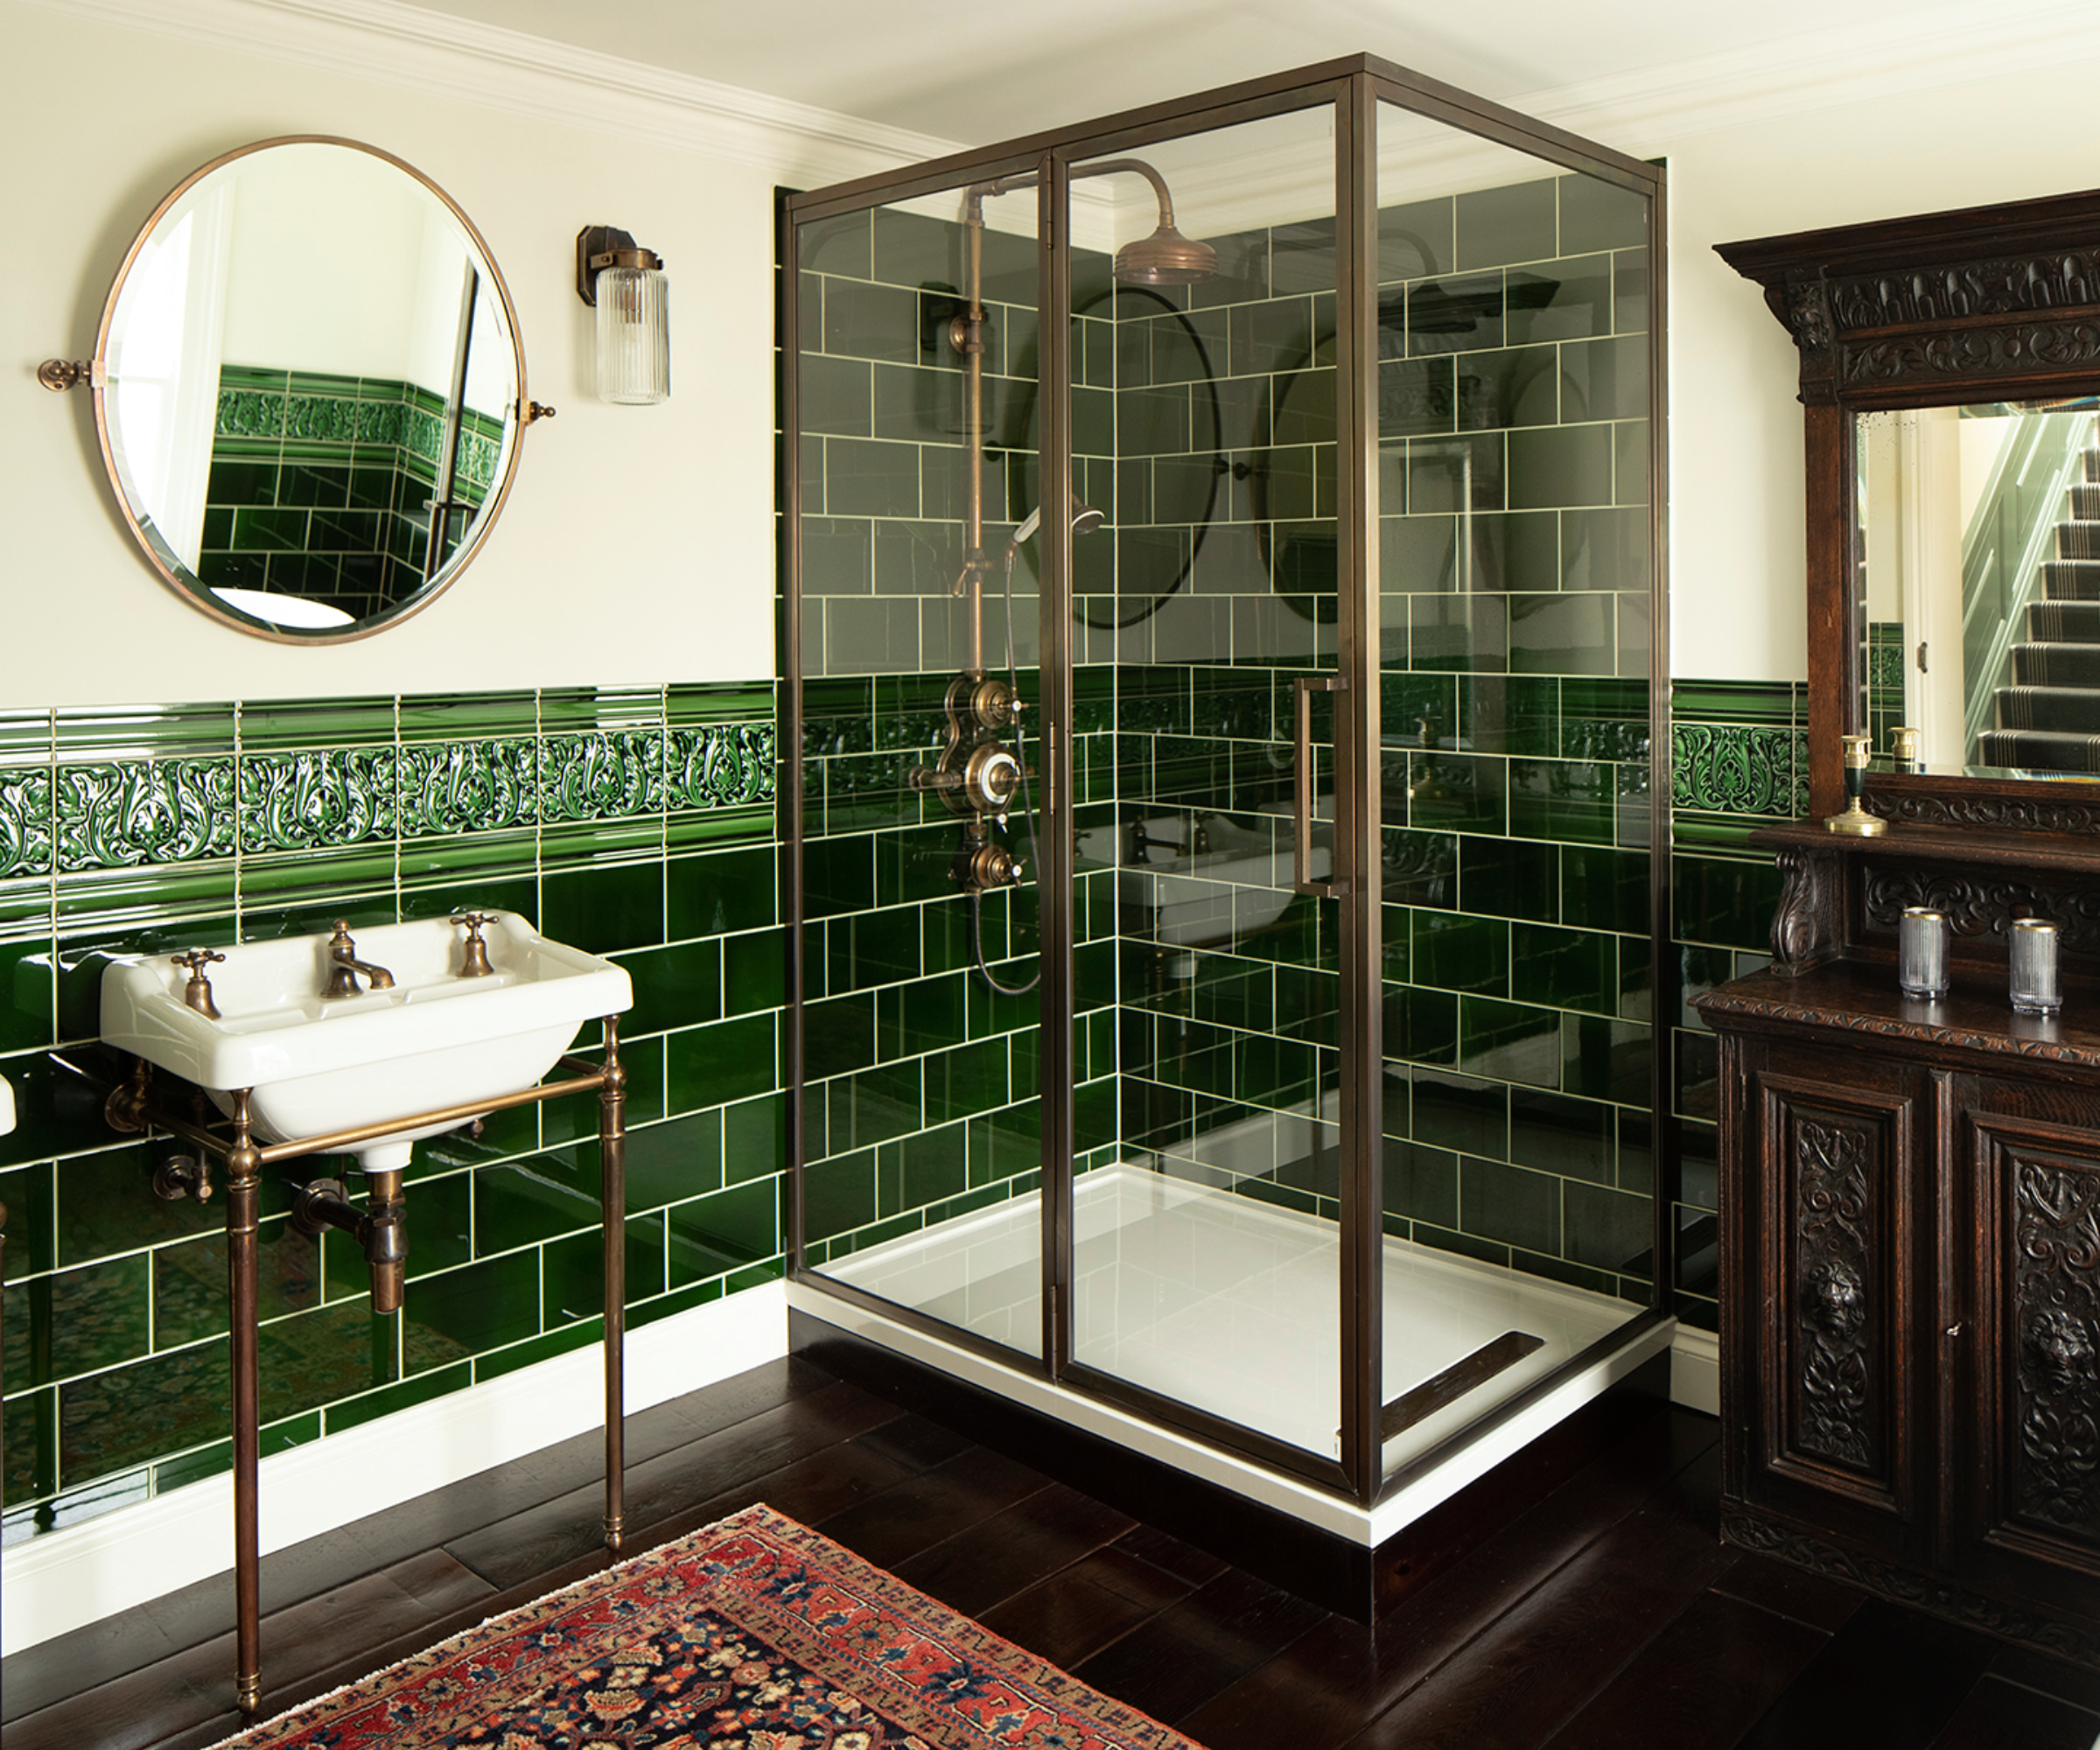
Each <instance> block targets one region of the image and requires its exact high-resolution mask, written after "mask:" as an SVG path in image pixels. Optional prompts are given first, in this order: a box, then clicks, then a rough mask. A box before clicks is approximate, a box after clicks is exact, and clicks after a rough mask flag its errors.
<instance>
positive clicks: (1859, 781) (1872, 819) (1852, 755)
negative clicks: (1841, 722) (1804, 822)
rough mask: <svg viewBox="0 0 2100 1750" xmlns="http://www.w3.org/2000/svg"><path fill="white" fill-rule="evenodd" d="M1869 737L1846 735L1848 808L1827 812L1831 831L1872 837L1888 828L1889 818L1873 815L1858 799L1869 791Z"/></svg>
mask: <svg viewBox="0 0 2100 1750" xmlns="http://www.w3.org/2000/svg"><path fill="white" fill-rule="evenodd" d="M1868 745H1869V738H1868V737H1866V736H1864V735H1848V736H1846V737H1845V812H1844V813H1843V814H1841V815H1826V816H1824V826H1826V827H1828V828H1829V829H1830V830H1831V831H1832V832H1849V833H1851V834H1852V835H1853V836H1854V837H1858V838H1873V837H1878V836H1880V834H1882V833H1885V832H1887V830H1888V823H1887V821H1885V820H1883V819H1881V818H1880V816H1877V815H1870V814H1869V813H1867V811H1866V809H1865V808H1863V807H1862V806H1861V805H1860V801H1859V799H1860V798H1861V797H1862V796H1864V795H1866V762H1867V760H1868V759H1869V758H1870V757H1871V755H1870V753H1869V752H1868Z"/></svg>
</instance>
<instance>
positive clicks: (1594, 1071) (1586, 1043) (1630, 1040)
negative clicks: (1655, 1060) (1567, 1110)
mask: <svg viewBox="0 0 2100 1750" xmlns="http://www.w3.org/2000/svg"><path fill="white" fill-rule="evenodd" d="M1649 1048H1650V1047H1649V1029H1648V1028H1647V1027H1645V1026H1642V1025H1640V1024H1639V1023H1638V1022H1635V1021H1620V1020H1613V1019H1607V1018H1606V1017H1604V1016H1601V1015H1565V1016H1564V1017H1563V1018H1562V1019H1561V1079H1560V1085H1561V1090H1562V1091H1563V1092H1564V1093H1568V1094H1579V1095H1580V1096H1582V1097H1583V1098H1585V1099H1588V1100H1611V1101H1615V1102H1617V1103H1619V1104H1621V1105H1622V1106H1640V1107H1642V1108H1643V1109H1645V1108H1646V1106H1647V1105H1648V1100H1649V1085H1648V1079H1649Z"/></svg>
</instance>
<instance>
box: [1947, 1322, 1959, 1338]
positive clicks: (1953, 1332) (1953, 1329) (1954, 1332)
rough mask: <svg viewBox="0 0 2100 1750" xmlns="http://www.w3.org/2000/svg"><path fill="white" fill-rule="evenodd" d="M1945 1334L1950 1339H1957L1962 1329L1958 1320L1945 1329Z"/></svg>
mask: <svg viewBox="0 0 2100 1750" xmlns="http://www.w3.org/2000/svg"><path fill="white" fill-rule="evenodd" d="M1947 1334H1948V1335H1949V1336H1950V1337H1958V1336H1960V1335H1961V1334H1962V1327H1961V1325H1960V1322H1959V1321H1958V1320H1957V1322H1956V1323H1954V1324H1952V1325H1950V1326H1949V1327H1947Z"/></svg>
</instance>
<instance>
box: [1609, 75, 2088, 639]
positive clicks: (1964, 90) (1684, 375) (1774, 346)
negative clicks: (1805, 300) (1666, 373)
mask: <svg viewBox="0 0 2100 1750" xmlns="http://www.w3.org/2000/svg"><path fill="white" fill-rule="evenodd" d="M2091 94H2092V71H2091V68H2090V66H2089V65H2086V66H2079V65H2072V66H2063V67H2059V68H2054V69H2051V70H2049V71H2047V72H2044V73H2023V74H2021V75H2019V76H2018V77H2015V78H2001V79H1996V80H1988V81H1976V82H1973V83H1971V84H1967V85H1957V86H1951V87H1948V88H1943V89H1940V90H1937V91H1933V92H1930V93H1928V94H1924V95H1913V96H1906V97H1901V98H1890V99H1886V100H1882V101H1879V102H1867V103H1859V104H1855V105H1851V106H1848V107H1846V108H1844V109H1831V110H1824V111H1821V112H1817V113H1812V114H1809V115H1800V116H1789V117H1787V118H1785V119H1784V120H1782V121H1774V122H1770V123H1762V124H1760V125H1756V126H1750V127H1741V128H1735V129H1731V130H1726V131H1725V132H1716V133H1711V134H1702V135H1698V136H1695V137H1691V138H1688V139H1685V140H1683V141H1681V142H1679V143H1677V144H1670V143H1668V142H1640V141H1628V140H1626V139H1623V138H1621V139H1614V137H1613V136H1612V135H1611V134H1610V133H1609V132H1607V131H1603V130H1601V129H1598V130H1595V131H1597V132H1598V135H1599V137H1600V138H1602V139H1604V140H1606V141H1607V142H1608V143H1610V144H1616V145H1620V146H1621V147H1624V148H1626V149H1628V150H1637V151H1642V152H1645V153H1664V154H1667V156H1668V157H1669V159H1670V225H1671V247H1670V272H1671V287H1670V298H1671V308H1670V325H1671V339H1670V360H1671V365H1670V369H1671V382H1670V425H1671V472H1672V476H1673V479H1672V486H1671V500H1672V506H1671V512H1672V514H1671V528H1670V538H1671V549H1672V558H1671V582H1672V594H1671V609H1670V612H1671V619H1672V638H1671V657H1670V666H1671V672H1672V673H1674V674H1677V675H1682V676H1701V677H1716V678H1729V679H1741V680H1793V679H1799V678H1801V677H1802V676H1804V675H1805V674H1806V672H1807V666H1806V665H1807V655H1806V649H1805V641H1806V626H1805V617H1804V615H1803V608H1802V600H1803V596H1802V590H1803V549H1804V546H1805V541H1806V536H1805V532H1804V525H1803V486H1802V472H1801V468H1802V460H1801V407H1800V404H1799V403H1798V402H1796V400H1795V398H1794V386H1795V383H1796V380H1797V377H1796V353H1795V351H1794V346H1793V343H1792V342H1791V341H1790V340H1789V339H1788V338H1787V335H1786V332H1785V331H1784V330H1783V329H1782V328H1781V326H1780V325H1779V324H1778V323H1777V322H1776V321H1775V320H1774V319H1773V318H1772V315H1771V313H1770V311H1768V310H1767V309H1766V308H1765V304H1764V298H1763V296H1762V294H1761V292H1760V291H1759V290H1758V288H1757V287H1756V286H1755V285H1754V284H1753V283H1751V282H1750V281H1748V280H1747V279H1743V278H1741V277H1740V276H1738V275H1737V274H1736V273H1735V272H1734V270H1733V269H1731V268H1729V267H1728V266H1727V265H1726V263H1725V262H1723V261H1722V260H1721V259H1720V257H1719V256H1718V255H1715V254H1714V253H1713V248H1712V246H1713V245H1714V244H1716V243H1719V242H1733V241H1735V240H1737V239H1740V238H1747V237H1763V236H1770V235H1775V234H1778V233H1782V232H1788V231H1806V230H1814V229H1817V228H1821V227H1824V226H1827V225H1840V224H1845V223H1848V222H1851V221H1865V220H1873V219H1891V218H1895V217H1897V216H1899V215H1901V214H1909V213H1929V212H1935V211H1938V210H1941V209H1943V208H1948V207H1971V206H1980V205H1982V204H1985V203H1986V202H1991V201H1999V200H2027V199H2031V198H2033V197H2036V196H2040V195H2045V194H2061V193H2068V192H2070V191H2072V190H2075V189H2082V188H2089V187H2092V186H2096V185H2100V147H2096V145H2095V144H2094V142H2093V136H2092V127H2091V122H2090V116H2091V102H2092V95H2091Z"/></svg>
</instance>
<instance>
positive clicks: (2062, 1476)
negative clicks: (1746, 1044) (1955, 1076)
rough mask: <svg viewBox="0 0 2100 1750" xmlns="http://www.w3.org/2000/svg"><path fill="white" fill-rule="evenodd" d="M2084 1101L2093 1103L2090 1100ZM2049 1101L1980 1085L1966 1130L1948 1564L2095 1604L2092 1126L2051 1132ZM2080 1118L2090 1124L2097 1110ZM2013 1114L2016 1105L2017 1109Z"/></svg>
mask: <svg viewBox="0 0 2100 1750" xmlns="http://www.w3.org/2000/svg"><path fill="white" fill-rule="evenodd" d="M2088 1098H2089V1099H2090V1096H2088ZM1977 1104H1978V1105H1979V1106H1981V1107H1983V1109H1984V1110H1972V1111H1971V1115H1970V1117H1969V1119H1968V1122H1967V1124H1966V1126H1965V1131H1966V1136H1965V1141H1966V1142H1967V1144H1968V1146H1967V1148H1966V1150H1965V1151H1964V1153H1965V1155H1966V1157H1967V1166H1968V1168H1969V1171H1970V1173H1971V1175H1972V1182H1971V1186H1970V1187H1969V1191H1970V1195H1971V1200H1972V1203H1971V1207H1972V1208H1973V1210H1974V1215H1975V1224H1974V1233H1975V1253H1974V1257H1973V1259H1972V1260H1971V1264H1970V1268H1969V1271H1968V1272H1967V1273H1968V1274H1969V1275H1970V1278H1971V1285H1972V1286H1971V1314H1972V1320H1973V1326H1974V1328H1973V1330H1972V1331H1971V1333H1970V1341H1969V1342H1968V1344H1967V1345H1966V1354H1967V1356H1968V1362H1967V1365H1966V1366H1965V1368H1964V1374H1965V1375H1966V1379H1965V1382H1964V1383H1965V1387H1966V1389H1965V1390H1964V1397H1966V1398H1967V1399H1968V1400H1969V1401H1970V1402H1971V1403H1972V1404H1974V1407H1975V1412H1976V1413H1975V1415H1974V1416H1973V1417H1972V1418H1968V1423H1967V1425H1966V1426H1964V1427H1962V1428H1959V1429H1957V1430H1956V1431H1955V1433H1956V1438H1957V1440H1958V1441H1959V1443H1960V1448H1961V1449H1960V1450H1957V1451H1956V1452H1955V1453H1952V1454H1950V1457H1951V1458H1952V1460H1953V1467H1954V1470H1955V1473H1956V1474H1957V1476H1966V1477H1968V1478H1970V1479H1971V1483H1970V1486H1969V1488H1967V1489H1965V1490H1964V1495H1966V1496H1967V1500H1966V1502H1965V1505H1964V1509H1963V1511H1962V1516H1961V1518H1962V1523H1960V1524H1959V1525H1958V1526H1957V1537H1958V1538H1960V1539H1961V1542H1960V1544H1957V1549H1956V1550H1955V1551H1952V1552H1951V1553H1952V1555H1953V1556H1954V1558H1955V1564H1956V1565H1958V1566H1961V1567H1964V1568H1968V1569H1970V1570H1971V1571H1972V1572H1976V1574H1977V1577H1978V1578H1979V1579H1995V1580H1997V1581H1998V1582H1999V1583H2000V1584H2005V1583H2007V1582H2012V1581H2023V1582H2032V1580H2033V1579H2034V1578H2035V1574H2036V1571H2035V1569H2034V1567H2033V1559H2034V1558H2040V1560H2041V1561H2042V1562H2044V1563H2046V1564H2047V1568H2046V1569H2045V1570H2042V1571H2041V1572H2042V1573H2043V1574H2044V1575H2045V1576H2046V1584H2047V1586H2048V1587H2049V1589H2051V1590H2059V1589H2061V1593H2062V1595H2061V1596H2059V1597H2057V1598H2055V1599H2054V1600H2044V1601H2047V1602H2054V1603H2055V1604H2057V1605H2059V1606H2073V1605H2074V1601H2075V1600H2082V1602H2081V1603H2080V1604H2079V1605H2078V1607H2082V1608H2084V1609H2087V1610H2092V1609H2094V1608H2096V1607H2100V1129H2096V1128H2086V1127H2080V1126H2074V1125H2069V1124H2056V1123H2050V1122H2047V1119H2046V1118H2043V1117H2037V1116H2033V1109H2034V1108H2036V1107H2040V1109H2041V1110H2043V1111H2045V1112H2047V1113H2048V1116H2049V1117H2058V1116H2061V1115H2060V1113H2059V1112H2057V1111H2055V1110H2051V1108H2052V1107H2053V1106H2060V1105H2061V1101H2054V1102H2051V1101H2048V1100H2047V1098H2046V1096H2045V1094H2044V1092H2043V1090H2030V1089H2014V1088H2007V1087H2005V1086H2002V1085H1998V1086H1992V1085H1988V1084H1986V1085H1985V1087H1984V1088H1983V1089H1979V1090H1978V1102H1977ZM2092 1105H2093V1107H2094V1110H2091V1111H2090V1112H2089V1114H2088V1116H2089V1117H2091V1118H2093V1119H2096V1120H2100V1103H2092ZM2022 1108H2026V1109H2027V1110H2022Z"/></svg>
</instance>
